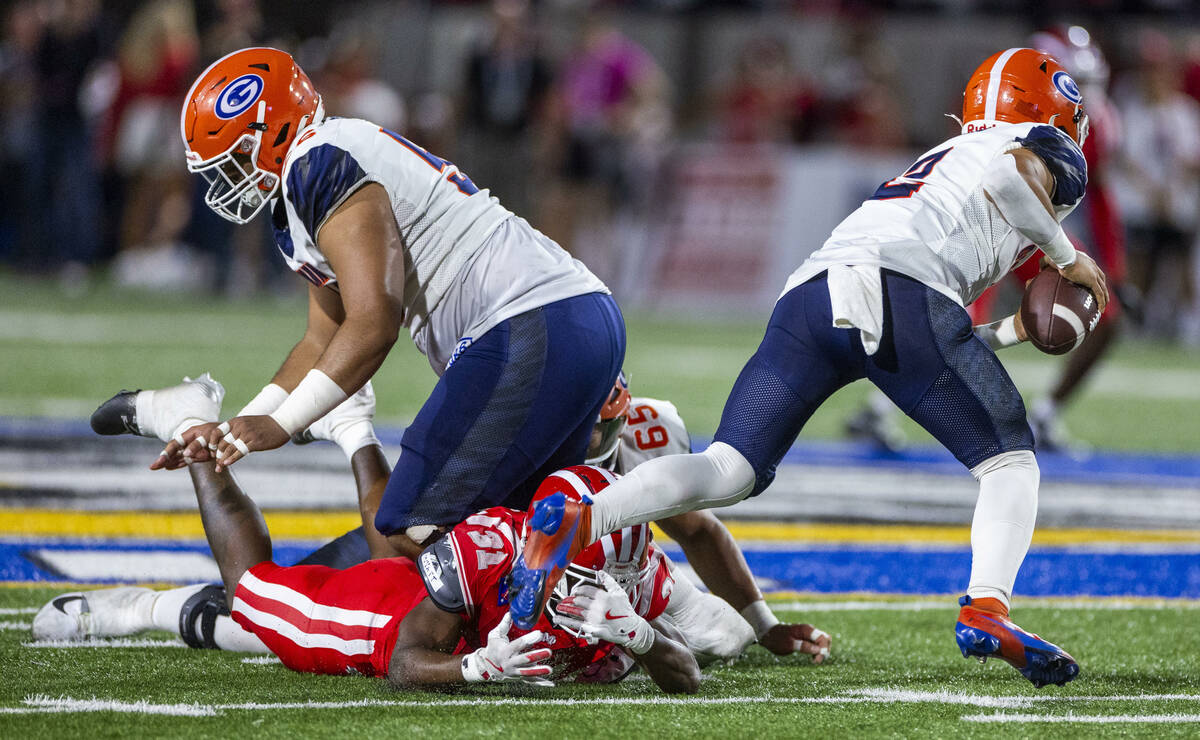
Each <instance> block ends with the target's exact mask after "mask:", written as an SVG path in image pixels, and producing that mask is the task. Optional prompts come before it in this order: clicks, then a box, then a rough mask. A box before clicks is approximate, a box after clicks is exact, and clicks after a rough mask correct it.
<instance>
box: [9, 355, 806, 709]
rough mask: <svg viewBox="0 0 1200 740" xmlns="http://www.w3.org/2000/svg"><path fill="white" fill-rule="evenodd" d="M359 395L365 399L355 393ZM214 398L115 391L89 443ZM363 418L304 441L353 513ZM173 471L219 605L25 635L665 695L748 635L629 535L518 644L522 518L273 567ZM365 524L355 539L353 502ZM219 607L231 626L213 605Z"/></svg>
mask: <svg viewBox="0 0 1200 740" xmlns="http://www.w3.org/2000/svg"><path fill="white" fill-rule="evenodd" d="M364 390H365V391H366V392H367V394H369V390H370V389H369V386H368V387H367V388H366V389H364ZM222 395H223V389H222V388H221V386H220V385H219V384H218V383H216V381H214V380H212V379H211V378H209V377H207V376H202V377H201V378H199V379H198V380H196V381H190V380H185V382H184V383H183V384H181V385H179V386H175V387H173V388H169V389H162V390H156V391H145V392H138V393H129V392H123V393H122V394H118V396H116V397H115V398H114V399H113V400H112V401H110V402H109V403H106V404H105V405H103V406H102V407H101V409H100V410H98V412H97V416H96V417H94V419H93V426H96V428H97V431H102V429H101V428H102V427H104V424H103V422H104V421H105V418H107V420H108V421H112V422H113V424H114V425H116V426H117V427H118V428H114V429H111V430H109V431H108V433H118V432H120V433H128V432H132V433H136V434H141V435H143V436H156V437H160V438H170V437H171V436H172V434H173V433H174V431H176V430H178V429H179V428H181V426H182V425H190V424H194V423H195V422H196V421H197V420H205V419H208V418H216V416H217V414H218V413H219V407H220V400H221V397H222ZM372 410H373V403H372V400H371V399H370V397H369V395H365V394H364V392H362V391H360V393H359V394H356V397H354V398H352V399H351V401H348V402H347V403H346V404H345V405H343V406H340V407H339V408H338V409H335V411H334V412H332V413H331V414H330V417H331V418H329V419H328V420H323V423H322V425H321V426H319V427H318V426H316V425H314V428H312V429H310V430H309V433H310V434H311V435H312V436H314V437H316V438H318V439H331V440H333V441H336V442H338V444H339V445H340V446H341V447H342V449H343V450H344V451H345V452H346V454H347V456H348V457H349V458H350V460H351V463H352V466H353V467H354V472H355V478H356V483H357V484H358V486H359V491H360V498H362V499H363V500H364V501H366V500H369V499H370V498H371V496H372V492H374V493H375V494H377V493H378V490H379V488H380V486H381V485H382V484H383V482H384V481H386V479H387V474H388V472H389V471H388V468H387V464H386V461H385V460H384V458H383V456H382V454H380V448H379V446H378V441H377V440H376V439H375V437H374V434H373V432H371V430H370V417H371V411H372ZM118 411H120V413H117V412H118ZM114 414H115V415H114ZM97 419H99V420H100V422H101V423H100V425H99V426H97ZM189 470H190V473H191V475H192V479H193V482H194V485H195V489H196V493H197V498H198V499H199V501H200V505H201V516H202V519H203V520H204V522H205V526H206V532H207V534H208V536H209V540H210V544H211V546H212V549H213V552H214V554H215V555H216V558H217V561H218V565H219V567H220V569H221V573H222V577H223V579H224V580H225V582H226V588H225V589H224V592H223V593H222V590H221V589H220V587H216V586H209V587H204V586H193V587H184V588H181V589H173V590H171V591H150V590H149V589H141V588H129V587H126V588H118V589H106V590H101V591H93V592H88V593H74V594H66V595H63V596H61V597H59V598H57V599H54V600H53V601H52V602H51V603H49V604H47V605H46V607H45V608H44V609H43V610H42V611H41V612H40V613H39V614H38V616H37V617H36V618H35V620H34V625H33V627H34V635H35V637H38V638H41V639H79V638H83V637H88V636H93V635H106V636H115V635H124V634H132V633H134V632H137V631H140V630H143V629H148V628H152V627H158V628H167V629H177V630H178V632H179V633H180V634H181V636H183V637H184V638H185V640H186V641H187V642H188V643H189V644H192V645H194V646H196V647H222V648H225V649H233V650H246V651H260V652H265V651H268V650H269V651H271V652H274V653H276V654H277V655H279V656H280V658H281V659H282V660H283V662H284V664H285V665H287V666H288V667H290V668H293V669H295V670H301V671H308V672H317V673H332V674H340V673H345V672H347V671H354V672H358V673H363V674H367V675H380V676H382V675H390V676H391V677H392V679H393V680H394V681H397V682H399V683H404V684H426V683H442V682H445V681H446V680H448V678H447V671H448V670H449V667H450V666H451V663H453V664H454V666H457V669H458V670H459V674H458V678H459V679H462V678H465V679H466V680H507V679H509V678H520V679H523V680H530V681H535V682H537V681H543V680H544V678H543V676H544V675H547V674H548V671H549V668H550V667H553V668H554V669H555V676H556V677H567V676H571V675H575V674H578V675H579V677H580V679H581V680H589V681H611V680H615V679H617V678H620V677H621V676H623V675H625V674H626V673H628V671H629V670H631V669H632V668H633V666H634V665H635V664H636V663H640V664H642V665H643V666H644V667H645V669H646V670H647V671H648V672H649V673H650V674H651V675H652V676H653V677H654V678H655V680H656V681H658V682H659V684H660V685H661V686H663V688H664V689H666V690H671V691H680V690H690V688H691V687H692V686H693V684H694V681H693V679H694V672H695V670H696V669H697V667H698V662H697V661H700V662H704V661H706V660H708V659H713V658H721V659H729V658H733V657H736V656H737V655H739V654H740V653H741V652H742V651H743V650H744V649H745V648H746V647H747V646H748V645H749V644H750V643H751V642H753V641H754V637H755V634H754V631H753V629H752V628H751V627H750V625H749V624H747V622H746V621H745V620H743V619H742V618H740V617H739V616H738V614H737V613H736V612H735V611H734V610H733V609H732V608H731V607H730V606H729V605H728V604H726V603H725V602H723V601H721V600H720V599H718V598H716V597H714V596H709V595H707V594H701V593H700V592H698V591H697V590H696V589H695V587H694V586H692V585H691V584H690V582H687V581H686V580H684V581H681V582H679V583H678V584H676V582H675V580H674V578H673V576H672V574H671V569H670V565H669V561H668V560H667V558H666V556H665V555H663V554H662V553H661V551H659V550H658V549H657V548H656V547H655V546H654V545H653V544H652V542H651V535H650V532H649V528H648V527H645V526H636V527H631V528H629V529H628V530H623V531H621V532H617V533H614V534H613V535H612V536H611V537H609V538H606V539H605V540H604V541H602V542H601V543H597V546H595V547H593V548H590V549H589V550H588V551H586V552H584V553H582V554H581V555H580V557H579V558H577V559H576V562H575V563H574V564H573V566H572V571H571V573H570V577H569V578H566V579H564V583H563V584H560V593H559V594H558V598H557V599H556V600H555V606H554V607H553V608H552V609H551V610H550V611H549V612H548V614H547V615H546V616H544V617H543V620H542V623H541V624H539V625H537V626H536V628H535V630H534V632H536V633H538V634H537V636H535V637H531V636H529V635H521V634H518V635H515V636H513V637H514V639H511V640H510V639H509V636H510V629H509V627H510V623H508V622H506V620H505V614H506V601H505V600H504V597H505V591H506V588H507V586H506V583H507V581H506V576H507V573H508V572H509V570H510V569H511V565H512V562H513V559H514V557H515V556H516V555H517V554H519V552H520V546H521V533H522V530H523V528H524V520H525V516H526V515H525V514H524V513H523V512H517V511H513V510H509V509H503V508H499V507H496V508H493V509H488V510H485V511H483V512H480V513H478V514H475V515H473V516H471V517H469V518H468V519H467V520H466V521H465V522H463V523H462V524H460V525H459V526H457V527H455V528H454V529H452V530H451V531H450V532H448V533H446V534H445V535H444V536H443V537H442V538H441V539H439V540H438V541H437V542H435V543H434V545H432V546H431V547H430V548H429V549H428V550H426V551H425V553H424V554H423V555H422V556H421V558H420V559H419V564H420V569H419V572H418V568H417V567H416V566H414V564H413V562H412V561H411V560H408V559H406V558H395V559H383V560H373V561H369V562H366V563H362V564H360V565H357V566H354V567H352V568H349V569H346V570H335V569H332V568H328V567H325V566H321V565H300V566H294V567H280V566H278V565H276V564H274V563H272V562H269V558H270V552H271V546H270V541H269V538H268V537H267V536H266V531H265V528H264V526H263V524H262V519H261V516H260V515H259V513H258V511H257V508H256V507H255V506H254V504H253V503H252V501H251V500H250V499H249V498H248V497H246V496H245V495H244V494H243V493H242V492H241V491H240V489H239V488H238V486H237V485H236V483H235V482H234V481H233V480H232V478H230V477H229V476H228V475H227V474H224V473H221V474H218V473H216V472H215V471H214V470H213V466H212V465H211V464H203V463H198V464H194V465H192V466H190V467H189ZM612 480H615V476H614V475H613V474H612V473H610V472H608V471H605V470H602V469H599V468H591V467H581V468H578V469H573V470H568V471H560V472H559V473H557V474H555V475H553V476H551V477H550V478H548V479H547V480H546V482H545V483H544V484H543V486H542V487H541V489H540V490H539V495H542V496H544V495H547V494H548V493H550V492H554V491H557V490H570V491H574V490H586V491H587V492H588V493H589V494H594V492H595V491H598V490H602V489H603V488H604V487H606V486H607V485H608V484H609V483H610V482H611V481H612ZM365 510H366V513H365V514H364V519H365V521H366V522H367V524H368V526H369V522H370V520H371V512H370V510H369V506H367V507H365ZM725 545H730V546H732V547H734V549H736V545H733V544H732V539H727V540H726V541H725V542H716V543H714V547H716V548H717V549H721V548H722V546H725ZM743 562H744V561H743ZM255 563H257V564H255ZM602 572H604V573H608V574H611V575H608V576H605V575H602V574H601V573H602ZM747 578H748V579H749V577H747ZM750 582H751V584H752V583H753V581H752V579H750ZM427 591H428V593H429V594H430V596H431V598H430V599H429V600H426V598H425V596H426V592H427ZM754 592H755V594H757V589H756V588H755V589H754ZM229 594H232V597H231V598H229V599H228V600H229V605H230V606H232V607H233V614H232V620H231V619H230V617H229V616H228V615H229V609H228V607H227V606H225V605H223V604H221V603H220V602H224V601H225V600H226V598H228V596H227V595H229ZM215 599H216V600H219V601H216V600H215ZM651 621H653V623H654V625H653V627H652V626H651V624H650V622H651ZM232 622H236V623H237V624H239V625H241V626H242V627H244V628H245V629H246V630H247V631H248V632H243V631H241V630H239V629H238V628H237V627H236V626H233V625H232ZM176 625H178V626H177V627H176ZM777 627H778V628H777V629H775V630H773V632H772V634H773V636H774V638H776V639H775V640H774V643H771V642H770V641H764V644H768V645H771V644H773V645H774V646H775V650H776V652H781V653H782V652H793V651H800V652H807V653H810V654H814V655H815V656H816V662H821V660H823V659H824V657H826V656H827V655H828V643H829V638H828V636H827V635H824V634H823V633H820V632H819V631H818V630H815V629H814V628H812V627H808V626H806V625H777ZM801 628H807V629H806V631H805V632H804V635H803V637H804V638H805V639H804V640H802V639H801V637H800V636H799V635H797V636H795V637H794V638H793V639H792V642H791V643H789V644H788V645H787V646H784V645H783V638H784V637H791V636H792V634H793V633H794V632H795V631H796V630H798V629H801ZM531 634H532V633H531ZM448 635H457V638H456V639H455V640H454V644H452V645H451V644H449V643H447V642H446V641H447V640H450V637H448ZM807 640H811V641H812V642H808V641H807ZM818 641H819V642H820V644H818ZM616 646H619V647H621V648H623V649H621V650H615V649H614V648H615V647H616ZM394 648H395V649H394ZM684 648H686V649H684ZM543 662H546V663H547V665H542V663H543ZM451 678H453V677H451ZM455 680H457V679H455Z"/></svg>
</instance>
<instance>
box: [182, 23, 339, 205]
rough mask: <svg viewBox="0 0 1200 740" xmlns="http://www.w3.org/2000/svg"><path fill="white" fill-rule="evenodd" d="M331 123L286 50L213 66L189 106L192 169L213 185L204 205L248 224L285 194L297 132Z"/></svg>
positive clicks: (259, 51) (186, 133) (239, 54)
mask: <svg viewBox="0 0 1200 740" xmlns="http://www.w3.org/2000/svg"><path fill="white" fill-rule="evenodd" d="M324 118H325V108H324V106H323V105H322V103H321V96H320V95H318V94H317V91H316V90H315V89H314V88H313V84H312V81H311V80H309V79H308V75H306V74H304V70H302V69H300V67H299V66H298V65H297V64H296V60H294V59H292V57H291V55H290V54H288V53H287V52H283V51H280V50H279V49H269V48H262V47H260V48H251V49H242V50H241V51H235V52H233V53H232V54H228V55H226V56H223V57H221V58H220V59H218V60H217V61H215V62H213V63H212V65H210V66H209V68H208V69H206V70H204V72H203V73H202V74H201V75H200V77H198V78H197V79H196V81H195V82H194V83H193V84H192V89H191V90H188V94H187V97H186V98H185V99H184V101H183V114H182V116H181V117H180V120H179V127H180V133H182V135H183V142H184V144H185V145H186V147H187V167H188V170H189V171H191V172H195V173H197V174H199V175H201V176H202V177H204V179H205V180H207V181H208V192H207V193H206V194H205V196H204V202H205V204H207V205H208V207H209V208H212V209H213V210H214V211H216V212H217V213H218V214H219V215H220V216H222V217H223V218H225V219H227V220H229V221H233V222H234V223H238V224H244V223H246V222H247V221H249V220H250V219H252V218H254V217H255V216H256V215H257V214H258V212H259V211H261V210H262V209H263V207H264V206H265V205H266V204H267V203H268V202H269V201H270V199H271V198H272V197H273V196H274V195H275V193H276V192H277V190H278V189H279V183H280V180H281V179H282V177H283V162H284V159H285V158H286V157H287V153H288V149H290V148H291V146H292V142H294V141H295V140H296V134H297V133H298V132H299V131H300V130H301V129H302V128H304V127H305V126H308V125H311V124H316V123H320V122H321V121H322V120H323V119H324Z"/></svg>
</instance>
